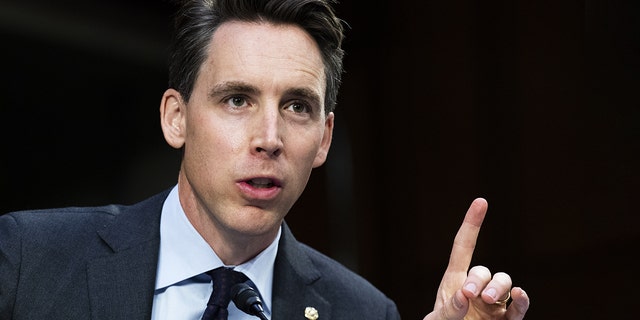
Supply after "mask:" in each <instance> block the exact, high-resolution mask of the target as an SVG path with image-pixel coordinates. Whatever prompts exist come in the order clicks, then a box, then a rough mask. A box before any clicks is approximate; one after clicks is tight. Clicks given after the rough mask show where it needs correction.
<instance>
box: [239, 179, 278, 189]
mask: <svg viewBox="0 0 640 320" xmlns="http://www.w3.org/2000/svg"><path fill="white" fill-rule="evenodd" d="M247 184H249V185H250V186H252V187H254V188H258V189H265V188H272V187H276V186H278V185H277V183H276V182H275V181H274V180H273V179H269V178H255V179H251V180H247Z"/></svg>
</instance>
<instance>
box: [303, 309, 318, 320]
mask: <svg viewBox="0 0 640 320" xmlns="http://www.w3.org/2000/svg"><path fill="white" fill-rule="evenodd" d="M304 317H305V318H307V319H309V320H317V319H318V310H316V308H314V307H306V308H305V309H304Z"/></svg>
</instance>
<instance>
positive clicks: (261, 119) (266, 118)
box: [251, 107, 284, 158]
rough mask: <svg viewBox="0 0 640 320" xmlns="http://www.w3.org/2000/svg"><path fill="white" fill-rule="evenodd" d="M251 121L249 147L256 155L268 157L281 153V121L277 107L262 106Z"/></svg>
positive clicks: (282, 129)
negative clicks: (251, 135)
mask: <svg viewBox="0 0 640 320" xmlns="http://www.w3.org/2000/svg"><path fill="white" fill-rule="evenodd" d="M254 120H255V121H253V123H252V127H253V128H252V132H253V137H252V139H251V149H252V152H254V153H255V154H257V155H266V156H268V157H269V158H272V157H277V156H279V155H280V154H281V153H282V147H283V142H282V133H283V131H284V128H283V127H282V126H283V122H282V119H281V117H280V113H279V108H278V107H270V108H262V109H261V110H260V112H257V113H256V115H255V117H254Z"/></svg>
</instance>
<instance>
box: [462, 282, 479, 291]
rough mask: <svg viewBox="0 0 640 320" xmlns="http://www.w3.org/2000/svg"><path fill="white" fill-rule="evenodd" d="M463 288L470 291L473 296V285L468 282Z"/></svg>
mask: <svg viewBox="0 0 640 320" xmlns="http://www.w3.org/2000/svg"><path fill="white" fill-rule="evenodd" d="M464 288H465V289H467V290H469V291H471V292H472V293H473V294H476V290H477V287H476V284H475V283H473V282H469V283H467V284H466V285H465V286H464Z"/></svg>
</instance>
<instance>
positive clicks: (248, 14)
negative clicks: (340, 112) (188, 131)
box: [169, 0, 344, 113]
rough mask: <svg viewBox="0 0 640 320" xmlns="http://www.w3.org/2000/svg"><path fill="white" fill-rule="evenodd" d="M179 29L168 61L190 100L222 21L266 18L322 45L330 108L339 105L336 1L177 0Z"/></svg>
mask: <svg viewBox="0 0 640 320" xmlns="http://www.w3.org/2000/svg"><path fill="white" fill-rule="evenodd" d="M177 2H178V3H177V4H178V5H179V7H178V11H177V12H176V15H175V19H174V21H175V25H174V27H175V34H174V39H173V45H172V48H171V54H170V61H169V87H171V88H174V89H176V90H177V91H178V92H180V94H181V95H182V97H183V99H184V100H185V101H189V98H190V97H191V93H192V90H193V86H194V83H195V81H196V79H197V77H198V72H199V70H200V66H201V65H202V64H203V63H204V61H205V60H206V58H207V47H208V45H209V42H210V41H211V36H212V35H213V33H214V32H215V31H216V29H217V28H218V26H220V25H221V24H222V23H224V22H227V21H231V20H238V21H266V22H271V23H276V24H295V25H297V26H299V27H301V28H302V29H304V30H305V31H306V32H307V33H309V35H311V36H312V37H313V39H314V40H315V41H316V43H317V44H318V47H319V48H320V53H321V55H322V59H323V62H324V66H325V76H326V82H327V84H326V87H327V89H326V92H325V112H326V113H329V112H331V111H333V110H334V108H335V105H336V100H337V96H338V90H339V88H340V83H341V78H342V72H343V66H342V58H343V56H344V51H343V50H342V47H341V46H342V40H343V38H344V34H343V26H342V21H341V20H340V19H339V18H337V17H336V15H335V13H334V11H333V8H332V7H331V5H332V4H333V3H335V1H333V0H182V1H180V0H178V1H177Z"/></svg>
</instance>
